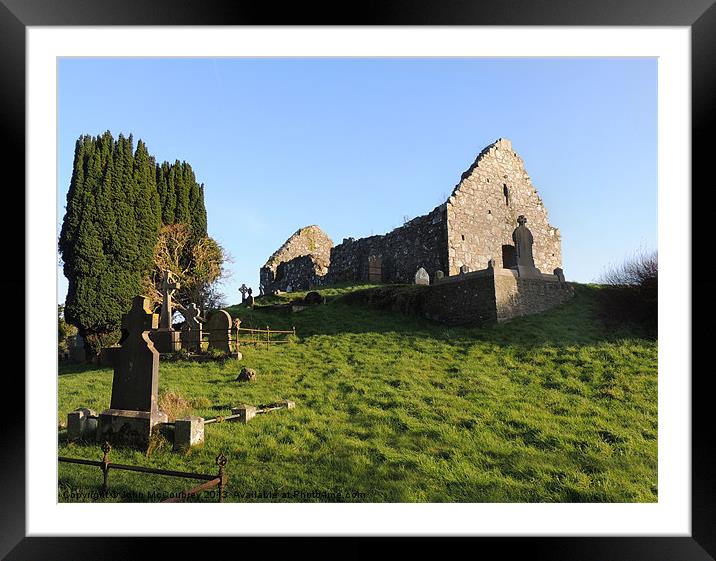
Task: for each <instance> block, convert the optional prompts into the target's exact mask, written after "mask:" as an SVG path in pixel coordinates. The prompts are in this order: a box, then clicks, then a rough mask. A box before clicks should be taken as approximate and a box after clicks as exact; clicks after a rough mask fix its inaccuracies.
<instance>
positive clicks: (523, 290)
mask: <svg viewBox="0 0 716 561" xmlns="http://www.w3.org/2000/svg"><path fill="white" fill-rule="evenodd" d="M572 296H574V289H573V288H572V287H571V286H570V285H569V284H568V283H566V282H559V280H558V279H557V277H556V276H555V275H547V274H544V275H542V277H541V278H520V277H518V276H517V273H516V271H513V270H510V269H499V268H498V269H485V270H481V271H475V272H472V273H467V274H465V275H455V276H452V277H445V278H444V279H443V280H441V281H437V282H436V283H435V284H432V285H431V286H430V290H429V291H427V293H426V294H425V296H424V298H423V302H422V313H423V315H424V316H425V317H427V318H428V319H432V320H435V321H438V322H440V323H445V324H448V325H481V324H485V323H493V322H503V321H507V320H510V319H512V318H515V317H519V316H527V315H531V314H537V313H540V312H544V311H546V310H549V309H550V308H554V307H555V306H559V305H560V304H563V303H564V302H566V301H567V300H569V299H570V298H571V297H572Z"/></svg>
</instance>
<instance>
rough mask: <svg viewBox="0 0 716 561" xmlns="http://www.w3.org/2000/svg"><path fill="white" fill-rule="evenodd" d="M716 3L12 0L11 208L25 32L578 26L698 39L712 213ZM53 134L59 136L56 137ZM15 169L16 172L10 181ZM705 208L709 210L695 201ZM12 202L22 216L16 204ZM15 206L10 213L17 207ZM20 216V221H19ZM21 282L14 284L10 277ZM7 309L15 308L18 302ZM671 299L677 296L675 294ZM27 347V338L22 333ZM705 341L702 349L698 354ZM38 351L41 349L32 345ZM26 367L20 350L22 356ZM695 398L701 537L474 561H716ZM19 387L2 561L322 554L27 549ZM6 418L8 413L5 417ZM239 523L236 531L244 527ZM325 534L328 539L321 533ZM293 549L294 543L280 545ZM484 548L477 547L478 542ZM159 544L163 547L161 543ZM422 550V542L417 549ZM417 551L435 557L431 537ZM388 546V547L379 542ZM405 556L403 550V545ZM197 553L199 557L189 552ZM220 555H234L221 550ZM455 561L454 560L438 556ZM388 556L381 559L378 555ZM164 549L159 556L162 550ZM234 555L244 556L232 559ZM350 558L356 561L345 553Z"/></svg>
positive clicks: (93, 541) (533, 547) (567, 543)
mask: <svg viewBox="0 0 716 561" xmlns="http://www.w3.org/2000/svg"><path fill="white" fill-rule="evenodd" d="M713 2H714V0H688V1H685V0H680V1H679V2H676V1H669V0H602V1H595V0H549V1H541V2H538V1H535V0H532V1H530V0H500V1H499V2H497V1H493V2H471V1H470V0H442V1H437V0H436V1H434V2H428V1H427V0H401V1H391V2H381V1H379V0H374V1H363V2H360V3H356V4H354V5H350V8H351V9H346V8H347V7H348V5H346V4H342V3H337V2H334V3H327V2H312V3H310V4H306V3H285V4H281V5H277V4H276V3H275V2H273V3H269V2H243V1H236V2H215V1H212V0H201V1H199V0H189V1H185V2H181V3H180V2H177V1H175V0H154V1H152V2H147V1H142V0H125V1H124V2H113V3H111V2H108V1H107V0H93V1H89V2H87V1H83V0H62V1H59V0H55V1H53V0H0V51H1V53H2V56H1V57H0V80H1V87H0V99H2V103H1V104H0V127H2V133H3V138H4V139H5V141H6V143H5V144H6V146H5V148H4V149H3V151H2V162H3V169H4V170H5V171H6V173H5V174H4V177H5V179H6V181H8V184H6V185H5V189H4V190H3V194H4V197H5V198H6V199H7V197H9V196H12V195H14V196H15V197H16V199H15V201H12V202H14V203H15V205H14V207H13V208H25V196H24V190H23V189H20V188H19V186H20V185H24V184H25V170H24V166H23V165H22V164H21V163H22V162H24V161H25V153H24V152H25V95H26V91H25V87H26V86H25V30H26V27H28V26H75V25H80V26H86V25H266V24H270V25H286V24H291V25H307V24H310V25H461V26H465V25H520V26H523V25H524V26H530V25H570V26H572V25H576V26H685V27H690V29H691V36H692V43H691V48H692V51H691V55H692V77H691V79H692V84H691V85H692V185H703V187H702V188H701V189H694V188H692V191H691V196H692V208H693V209H694V210H698V209H709V208H710V204H709V203H711V202H712V200H713V194H712V193H713V191H714V190H716V184H715V183H716V181H714V180H713V178H712V177H710V175H711V166H710V162H709V155H710V154H708V152H709V151H710V140H711V137H712V136H713V134H712V131H714V130H716V129H714V124H715V123H714V121H715V118H714V115H715V114H716V111H714V104H715V102H716V5H714V4H713ZM48 134H52V131H48ZM10 170H12V173H10V174H8V173H7V172H8V171H10ZM697 197H698V204H696V198H697ZM7 204H12V203H11V202H10V201H8V202H7ZM6 208H8V207H6ZM16 214H17V215H19V214H20V213H16ZM5 224H7V225H8V226H11V225H12V228H13V229H12V230H9V229H8V230H6V231H5V232H4V233H5V240H13V241H14V242H15V243H6V244H4V245H5V246H6V247H5V248H4V250H3V251H4V258H5V260H6V261H5V262H6V263H12V264H13V268H14V271H13V273H12V278H11V279H10V278H2V279H0V285H1V286H2V289H3V293H4V294H6V295H8V294H12V295H14V297H15V298H16V295H18V294H23V295H24V297H25V298H27V297H28V295H27V294H26V289H25V274H24V267H23V266H21V265H22V264H23V263H24V262H25V259H26V255H25V253H24V251H25V249H24V247H22V246H21V245H20V244H19V243H17V242H16V240H17V234H16V233H15V234H12V233H11V232H17V229H18V228H19V225H17V224H11V223H9V222H8V221H7V220H6V221H5ZM709 229H710V225H709V224H708V222H707V221H705V220H703V221H702V220H696V217H694V216H692V239H693V248H692V255H691V256H684V264H685V267H684V273H685V274H684V290H689V289H691V290H692V293H691V294H692V298H696V297H699V296H700V297H701V300H700V301H699V306H698V309H699V311H700V314H699V317H705V316H706V315H707V314H708V313H709V312H710V311H711V310H712V309H713V304H712V303H711V299H710V297H709V295H710V293H711V292H712V290H711V289H712V288H713V287H714V285H715V284H716V282H715V281H714V280H713V279H712V277H710V274H709V273H708V272H706V270H701V271H700V272H701V274H700V275H699V274H698V271H699V268H698V267H697V268H696V271H697V274H695V275H694V276H690V275H689V273H691V271H692V270H693V269H690V268H689V267H687V266H686V265H688V259H689V257H691V263H694V264H704V265H705V266H708V265H709V264H710V263H711V261H713V259H712V258H710V257H709V256H710V253H709V249H710V247H709V246H710V245H711V243H710V241H709V240H710V239H711V237H712V236H713V235H712V234H710V233H709V232H708V230H709ZM7 274H8V273H7V272H6V275H7ZM6 297H7V296H6ZM662 297H668V295H662ZM692 318H693V319H692V341H693V342H692V350H693V352H694V353H696V352H703V351H702V350H701V349H703V348H708V347H707V346H706V345H705V344H704V343H705V341H702V339H704V338H705V337H708V336H709V335H710V331H709V330H708V328H707V327H703V328H700V326H699V325H698V323H697V322H696V321H695V319H696V316H695V315H692ZM30 319H31V318H27V317H25V318H24V319H18V318H17V317H14V318H13V323H12V331H13V333H15V334H17V333H18V332H20V333H23V332H25V324H26V322H27V323H29V322H30ZM15 340H16V341H17V337H16V335H15ZM699 343H702V344H699ZM24 344H25V345H26V351H27V345H28V342H27V341H24ZM15 354H16V355H19V350H16V351H15ZM693 370H694V372H693V375H691V372H688V373H677V374H679V375H691V387H692V458H691V460H692V497H691V501H692V518H691V522H692V532H691V535H690V536H689V537H668V536H664V537H569V538H566V537H565V538H560V537H522V538H520V537H515V538H465V539H470V540H471V543H469V544H462V545H464V546H466V547H468V548H469V549H468V550H467V551H471V552H475V553H477V552H484V551H485V548H488V549H493V548H499V550H500V554H499V555H500V557H501V558H505V557H507V558H520V559H523V558H528V559H529V558H538V559H542V558H544V559H551V560H561V559H565V560H566V559H569V560H576V559H595V560H597V559H598V560H621V559H624V560H627V559H628V560H629V561H636V560H640V559H648V560H650V561H657V560H662V559H663V560H669V561H674V560H695V561H696V560H707V559H713V558H714V556H716V477H715V476H714V472H715V471H716V470H714V469H712V467H711V466H713V461H714V454H713V452H714V438H713V429H712V427H713V426H714V425H713V418H712V415H711V414H710V413H711V407H710V405H711V404H710V401H711V394H710V392H709V391H708V382H709V377H710V375H711V372H710V369H709V368H708V367H707V366H706V367H702V368H699V369H693ZM4 378H5V384H4V385H5V386H6V385H7V382H8V381H10V382H14V384H15V387H11V389H10V390H8V389H7V388H5V393H6V395H7V392H8V391H12V392H14V395H15V396H16V397H14V398H13V399H12V404H13V407H12V411H9V410H8V409H6V415H3V421H2V425H3V427H2V430H1V431H0V432H1V433H2V454H0V482H1V483H2V484H1V485H0V489H1V490H0V496H1V497H2V505H1V506H0V526H1V528H0V556H5V557H4V558H5V559H8V560H25V559H35V560H40V559H42V560H43V561H51V560H54V559H71V558H74V559H82V558H86V559H92V560H93V561H94V560H99V559H120V558H121V559H133V558H136V559H143V558H146V557H147V556H148V555H149V551H150V549H151V550H155V547H158V553H154V554H155V555H157V554H158V555H161V556H162V557H168V558H184V557H186V556H187V555H189V553H190V552H191V551H192V550H194V549H195V548H197V547H198V548H200V549H201V550H202V551H203V552H204V553H203V555H210V556H211V557H217V556H223V555H228V554H232V555H235V554H239V553H240V554H241V555H242V556H246V555H250V556H255V555H260V554H263V555H266V554H267V552H269V551H275V552H283V553H279V554H282V555H285V554H291V553H290V552H292V551H296V550H304V551H308V552H309V553H315V551H316V549H315V548H316V547H317V546H314V545H312V546H311V547H310V549H306V545H305V542H304V541H300V542H299V543H286V542H296V541H297V540H300V538H222V539H217V538H176V537H173V538H121V537H105V538H98V537H93V538H82V537H72V538H70V537H43V538H40V537H25V534H26V532H25V515H26V509H25V488H26V486H27V485H29V484H31V482H28V481H26V478H25V463H24V460H25V415H27V414H31V411H26V410H24V404H25V400H24V399H21V398H20V397H19V396H24V395H25V386H24V383H23V380H22V378H21V377H20V376H19V375H18V373H17V370H16V369H15V370H12V369H8V370H7V371H6V372H5V376H4ZM6 407H7V405H6ZM238 524H240V521H237V525H238ZM316 533H317V534H320V528H317V529H316ZM276 540H281V541H282V543H280V544H277V543H275V542H276ZM332 540H333V539H330V540H327V541H323V542H322V543H321V545H320V547H321V549H323V548H325V551H326V552H327V553H329V554H331V556H333V555H334V554H338V553H340V556H341V557H346V556H351V557H358V556H360V557H363V556H365V555H371V554H374V553H375V551H376V550H378V551H380V550H382V551H385V549H384V548H385V547H386V544H385V543H384V542H383V539H381V538H365V539H363V540H360V541H358V542H357V543H352V544H351V545H350V547H347V545H346V544H345V543H344V542H339V543H336V542H334V541H332ZM474 540H477V541H476V542H475V541H474ZM157 541H160V542H161V543H155V542H157ZM415 541H417V544H416V543H415ZM415 541H414V542H413V544H412V545H417V546H418V547H421V548H423V547H424V543H422V541H421V540H420V539H418V540H415ZM376 542H380V543H376ZM391 545H397V546H398V547H403V544H391ZM190 546H191V547H190ZM217 546H218V547H220V548H222V549H224V548H226V553H220V552H217V551H216V549H217ZM438 547H439V548H440V549H441V550H442V554H447V553H448V551H447V550H445V549H444V546H443V545H440V544H438ZM378 548H379V549H378ZM155 551H157V550H155ZM231 552H233V553H231ZM346 552H350V553H346Z"/></svg>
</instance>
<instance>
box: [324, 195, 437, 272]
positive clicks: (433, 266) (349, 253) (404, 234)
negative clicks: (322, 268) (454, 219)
mask: <svg viewBox="0 0 716 561" xmlns="http://www.w3.org/2000/svg"><path fill="white" fill-rule="evenodd" d="M371 255H376V256H380V257H381V262H382V264H381V269H382V278H381V282H386V283H387V282H394V283H412V282H413V281H414V279H415V273H416V271H417V270H418V269H419V268H420V267H423V268H425V270H426V271H427V272H428V273H429V274H430V276H431V278H432V277H433V275H434V274H435V271H437V270H442V271H444V270H445V267H447V226H446V216H445V205H441V206H439V207H437V208H435V209H434V210H433V211H432V212H430V213H429V214H426V215H424V216H418V217H417V218H414V219H413V220H411V221H409V222H407V223H405V224H404V225H403V226H401V227H399V228H396V229H395V230H392V231H391V232H388V233H387V234H385V235H382V236H370V237H368V238H361V239H358V240H353V239H348V240H344V242H343V243H341V244H339V245H337V246H335V247H334V248H333V249H332V250H331V264H330V267H329V273H328V281H327V282H329V283H333V282H341V281H362V282H368V280H369V279H368V257H369V256H371Z"/></svg>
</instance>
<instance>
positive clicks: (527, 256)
mask: <svg viewBox="0 0 716 561" xmlns="http://www.w3.org/2000/svg"><path fill="white" fill-rule="evenodd" d="M526 223H527V218H525V216H524V215H523V214H520V215H519V216H518V217H517V224H518V226H517V228H515V231H514V232H512V241H513V242H515V250H516V253H517V265H518V266H519V265H521V266H523V267H534V266H535V260H534V257H533V256H532V244H533V243H534V238H533V237H532V232H530V231H529V229H528V228H527V226H525V224H526Z"/></svg>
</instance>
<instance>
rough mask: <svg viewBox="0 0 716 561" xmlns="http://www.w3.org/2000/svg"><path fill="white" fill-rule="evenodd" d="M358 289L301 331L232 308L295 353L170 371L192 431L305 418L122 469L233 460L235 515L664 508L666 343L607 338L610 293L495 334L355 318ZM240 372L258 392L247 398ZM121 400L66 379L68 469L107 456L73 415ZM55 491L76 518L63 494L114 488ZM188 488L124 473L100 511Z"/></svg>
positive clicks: (141, 459)
mask: <svg viewBox="0 0 716 561" xmlns="http://www.w3.org/2000/svg"><path fill="white" fill-rule="evenodd" d="M356 288H361V287H354V288H348V287H346V288H341V289H326V290H324V291H322V292H323V294H324V295H326V296H327V297H328V302H327V304H325V305H321V306H318V307H316V308H312V309H307V310H305V311H302V312H299V313H294V314H290V313H285V312H279V311H275V310H265V309H264V310H262V309H261V307H259V306H257V307H256V309H254V310H247V309H245V308H242V307H232V308H229V311H230V313H231V314H232V315H234V316H235V317H236V316H240V317H241V318H242V320H243V323H242V325H243V326H256V327H262V328H263V327H265V326H266V325H270V326H271V327H272V328H273V329H286V328H287V329H290V328H291V326H293V325H295V326H296V331H297V335H298V342H296V343H291V344H287V345H276V346H273V347H271V348H265V347H255V348H252V347H244V348H242V349H241V352H242V353H243V355H244V358H243V360H242V361H240V362H233V363H232V362H226V363H223V364H221V363H194V362H171V363H170V362H164V363H162V364H161V366H160V395H162V394H170V393H174V394H176V395H178V396H180V397H182V398H184V399H185V400H187V401H188V407H187V408H185V410H184V411H183V412H184V413H192V414H195V415H201V416H204V417H215V416H218V415H227V414H229V413H230V409H231V407H232V406H235V405H236V404H238V403H240V402H244V403H251V404H262V403H269V402H275V401H277V400H280V399H292V400H294V401H295V402H296V409H294V410H290V411H287V410H282V411H278V412H274V413H269V414H266V415H260V416H258V417H257V418H255V419H254V420H252V421H251V422H250V423H249V424H247V425H241V424H237V423H221V424H214V425H209V426H207V427H206V442H205V444H204V445H203V446H202V447H198V448H195V449H192V450H191V451H189V452H188V453H187V454H179V453H176V452H172V451H171V446H170V445H168V443H164V444H161V443H160V445H159V447H158V448H157V449H156V450H155V451H154V452H153V453H152V454H151V456H149V457H147V456H146V455H145V454H143V453H141V452H138V451H131V450H126V449H125V450H122V449H116V450H113V451H112V459H113V461H115V462H122V463H131V464H139V465H147V466H152V467H161V468H165V469H175V470H188V471H200V472H205V473H212V472H215V470H216V468H215V465H214V458H215V457H216V455H217V454H219V452H223V453H224V454H226V455H227V456H228V458H229V463H228V465H227V473H228V474H229V484H228V489H227V492H228V497H227V498H228V500H232V501H257V502H268V501H272V500H275V501H289V500H293V501H298V502H309V501H330V502H334V501H336V500H346V501H365V502H413V501H418V502H443V501H445V502H522V501H529V502H534V501H538V502H546V501H550V502H551V501H555V502H585V501H586V502H632V501H634V502H652V501H656V500H657V342H656V340H654V339H651V338H648V337H646V336H644V335H643V334H640V333H639V332H638V330H633V329H623V330H621V331H615V330H613V329H606V328H604V327H603V325H602V324H601V322H600V321H599V320H598V319H597V317H596V298H595V295H596V292H597V291H598V290H599V288H597V287H594V286H584V285H576V286H575V288H576V296H575V298H574V299H573V300H572V301H570V302H569V303H567V304H565V305H564V306H562V307H560V308H557V309H555V310H552V311H550V312H548V313H545V314H542V315H538V316H532V317H526V318H519V319H516V320H513V321H512V322H509V323H507V324H503V325H496V326H491V327H486V328H447V327H445V326H442V325H438V324H434V323H430V322H428V321H424V320H421V319H419V318H414V317H408V316H403V315H399V314H395V313H390V312H384V311H379V310H373V309H368V308H364V307H360V306H355V305H348V304H347V303H345V302H344V301H342V299H341V295H342V294H343V293H345V292H348V291H350V290H354V289H356ZM300 296H303V294H301V293H296V294H291V295H285V296H283V297H278V298H274V299H273V301H274V302H275V301H280V300H286V299H288V298H289V297H290V298H297V297H300ZM242 366H248V367H250V368H254V369H255V370H256V371H257V372H258V379H257V381H255V382H251V383H239V382H235V381H234V380H235V378H236V376H237V374H238V372H239V370H240V368H241V367H242ZM111 382H112V371H111V370H110V369H107V368H98V367H80V366H64V365H63V366H62V367H61V368H60V376H59V408H58V424H59V426H60V429H59V442H60V454H61V455H64V456H72V457H82V458H92V459H99V457H100V456H101V452H100V451H99V449H98V446H97V445H96V444H94V445H82V444H67V443H66V441H65V431H64V429H63V428H62V427H63V425H64V423H65V421H66V415H67V412H69V411H71V410H73V409H75V408H76V407H80V406H86V407H91V408H93V409H95V410H97V411H101V410H102V409H105V408H107V407H108V405H109V399H110V390H111ZM165 400H166V396H165ZM59 484H60V500H61V501H64V500H77V499H76V498H72V497H71V496H69V495H68V494H67V493H66V491H68V490H69V489H75V490H84V491H86V492H93V491H95V492H96V491H97V490H98V489H99V486H100V484H101V473H100V471H99V469H97V468H90V467H84V466H77V465H68V464H60V465H59ZM193 484H194V482H192V481H189V480H180V479H174V478H166V477H161V476H150V475H142V474H137V473H132V472H112V473H111V475H110V489H111V491H112V492H113V494H112V495H111V496H110V497H109V498H108V499H105V500H110V501H112V500H114V501H125V500H142V499H141V497H142V496H143V495H135V496H134V497H132V496H131V493H132V492H135V493H149V492H152V491H154V492H158V493H169V492H177V491H180V490H182V489H188V488H189V487H191V486H192V485H193ZM337 492H339V493H341V495H340V496H337V495H336V494H335V493H337ZM301 493H304V494H303V495H301ZM320 493H332V495H324V496H323V498H321V495H320ZM306 494H308V495H306ZM286 495H288V497H287V496H286ZM137 497H139V498H137ZM81 500H86V499H81ZM203 500H211V499H210V497H208V496H206V497H204V498H203Z"/></svg>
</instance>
